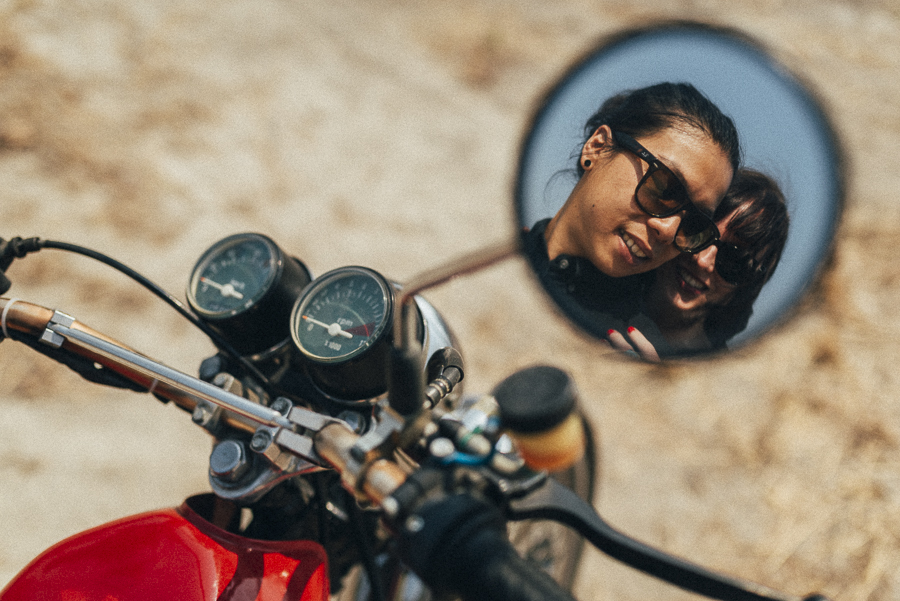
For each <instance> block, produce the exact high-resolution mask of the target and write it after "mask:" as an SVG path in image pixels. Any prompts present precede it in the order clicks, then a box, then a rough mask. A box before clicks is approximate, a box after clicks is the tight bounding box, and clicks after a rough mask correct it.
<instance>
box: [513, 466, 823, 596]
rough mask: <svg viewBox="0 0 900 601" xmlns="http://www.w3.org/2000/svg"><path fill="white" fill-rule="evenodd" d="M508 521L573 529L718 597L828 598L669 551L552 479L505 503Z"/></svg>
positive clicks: (645, 567) (638, 564)
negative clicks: (728, 572) (615, 523)
mask: <svg viewBox="0 0 900 601" xmlns="http://www.w3.org/2000/svg"><path fill="white" fill-rule="evenodd" d="M507 517H508V518H509V519H510V520H513V521H518V520H525V519H547V520H553V521H556V522H560V523H562V524H565V525H566V526H569V527H570V528H573V529H575V530H577V531H578V532H579V533H580V534H582V535H583V536H584V537H585V539H587V540H588V541H589V542H590V543H591V544H592V545H594V546H595V547H596V548H597V549H599V550H600V551H602V552H603V553H605V554H606V555H608V556H610V557H612V558H613V559H616V560H618V561H621V562H622V563H624V564H627V565H629V566H631V567H633V568H635V569H638V570H640V571H642V572H644V573H646V574H649V575H650V576H654V577H656V578H659V579H660V580H664V581H666V582H668V583H670V584H673V585H675V586H677V587H680V588H682V589H685V590H687V591H691V592H694V593H699V594H701V595H704V596H706V597H710V598H712V599H720V600H722V601H827V599H826V598H825V597H823V596H821V595H817V594H814V595H809V596H807V597H798V596H795V595H787V594H784V593H781V592H778V591H776V590H774V589H770V588H768V587H765V586H762V585H760V584H756V583H754V582H749V581H746V580H740V579H737V578H733V577H730V576H725V575H723V574H717V573H715V572H712V571H710V570H707V569H706V568H703V567H701V566H698V565H696V564H693V563H691V562H689V561H686V560H684V559H681V558H679V557H675V556H673V555H669V554H667V553H665V552H663V551H660V550H658V549H655V548H653V547H651V546H649V545H646V544H644V543H642V542H640V541H637V540H635V539H633V538H631V537H629V536H628V535H626V534H623V533H622V532H619V531H618V530H616V529H615V528H613V527H612V526H610V525H609V524H607V523H606V522H605V521H604V520H603V518H601V517H600V516H599V515H598V514H597V512H596V511H595V510H594V508H593V507H591V505H589V504H588V503H586V502H585V501H584V500H582V499H581V498H580V497H578V495H576V494H575V493H574V492H572V491H571V490H569V489H568V488H566V487H565V486H563V485H561V484H560V483H559V482H557V481H555V480H554V479H552V478H547V479H546V480H545V481H544V482H543V483H542V484H541V485H540V486H538V487H536V488H535V489H534V490H533V491H532V492H531V493H529V494H528V495H525V496H522V497H519V498H515V499H512V500H511V501H510V502H509V504H508V515H507Z"/></svg>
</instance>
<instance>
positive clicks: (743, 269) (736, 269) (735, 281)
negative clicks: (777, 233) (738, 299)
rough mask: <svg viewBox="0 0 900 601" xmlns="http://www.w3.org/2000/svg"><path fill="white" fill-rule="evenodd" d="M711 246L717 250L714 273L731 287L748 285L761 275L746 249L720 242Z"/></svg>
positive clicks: (755, 262)
mask: <svg viewBox="0 0 900 601" xmlns="http://www.w3.org/2000/svg"><path fill="white" fill-rule="evenodd" d="M713 244H714V245H715V246H716V247H717V248H718V250H717V251H716V264H715V269H716V273H718V274H719V276H720V277H721V278H722V279H723V280H725V281H726V282H728V283H729V284H731V285H732V286H741V285H743V284H749V283H750V282H752V281H753V280H755V279H756V278H758V277H759V276H760V275H761V270H760V265H759V264H758V263H757V261H756V259H755V258H754V257H753V255H751V254H750V253H749V252H747V250H746V249H744V248H741V247H739V246H735V245H734V244H731V243H730V242H723V241H721V240H716V241H715V242H714V243H713Z"/></svg>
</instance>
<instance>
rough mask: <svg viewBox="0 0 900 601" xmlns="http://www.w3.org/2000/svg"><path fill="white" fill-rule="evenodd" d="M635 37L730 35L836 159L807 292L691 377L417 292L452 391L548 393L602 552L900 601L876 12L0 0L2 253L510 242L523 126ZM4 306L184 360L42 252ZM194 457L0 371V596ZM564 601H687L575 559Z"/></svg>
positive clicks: (522, 314) (519, 300)
mask: <svg viewBox="0 0 900 601" xmlns="http://www.w3.org/2000/svg"><path fill="white" fill-rule="evenodd" d="M662 18H693V19H702V20H706V21H709V22H711V23H716V24H723V25H729V26H733V27H737V28H740V29H743V30H744V31H746V32H747V33H749V34H750V35H752V36H754V37H757V38H758V39H760V40H761V41H762V42H764V43H765V44H767V45H769V46H770V47H771V48H772V49H773V50H774V51H775V53H776V54H777V55H778V56H779V57H780V58H781V59H782V60H784V61H785V62H787V63H788V64H789V65H790V66H791V67H792V68H793V69H794V70H796V71H798V72H800V73H802V74H803V75H804V76H805V78H806V79H807V80H808V81H809V82H811V83H812V85H813V86H814V87H815V88H817V89H818V90H819V91H820V92H821V94H822V97H823V100H824V102H825V104H826V106H827V107H828V108H829V110H830V112H831V115H832V118H833V120H834V123H835V125H836V127H837V129H838V131H839V133H840V135H841V136H842V140H843V144H844V149H845V151H846V154H847V156H848V158H849V166H850V172H849V173H850V180H849V185H848V195H847V205H846V211H845V220H844V224H843V226H842V228H841V232H840V238H839V241H838V243H837V246H836V251H835V256H834V261H833V267H832V269H831V271H830V272H829V274H828V276H827V278H825V280H824V282H823V284H822V286H820V288H819V290H818V291H817V293H816V294H814V295H813V296H812V297H811V298H809V299H808V300H807V302H806V303H805V306H804V307H803V308H802V309H801V310H800V311H799V312H798V314H797V315H796V317H795V318H794V319H793V320H792V321H791V322H789V323H787V324H785V325H784V326H783V327H781V328H779V329H778V330H777V331H775V332H773V333H772V334H771V335H769V336H767V337H766V338H765V339H763V340H762V341H761V342H759V343H758V344H755V345H753V346H751V347H749V348H746V349H743V350H741V351H740V352H738V353H736V354H732V355H731V356H728V357H724V358H720V359H717V360H714V361H706V362H700V363H686V364H677V365H669V366H663V367H654V366H647V365H640V364H635V363H630V362H627V361H623V360H619V359H616V358H612V357H609V356H606V355H604V353H603V350H602V349H601V348H600V347H599V346H598V345H596V344H595V343H593V342H591V341H588V340H586V339H584V338H582V337H580V336H579V335H578V334H577V333H576V332H574V331H573V330H572V329H570V328H569V326H568V325H567V324H566V323H565V322H564V321H563V320H562V319H561V318H559V317H558V316H557V315H556V314H555V313H554V312H553V311H552V310H551V308H550V306H549V304H548V303H547V301H545V299H544V297H543V296H542V294H541V292H540V291H539V290H538V288H537V287H536V286H535V285H534V284H533V283H532V281H531V280H530V279H529V277H528V276H527V273H526V271H525V268H524V265H523V263H521V262H520V261H518V260H517V261H513V262H510V263H508V264H506V265H504V266H501V267H497V268H494V269H492V270H491V271H488V272H485V273H483V274H481V275H478V276H474V277H471V278H468V279H466V280H461V281H458V282H455V283H452V284H450V285H448V286H446V287H445V288H443V289H441V290H438V291H436V292H434V293H433V294H431V295H429V298H430V299H431V300H432V301H433V302H434V303H435V304H436V305H437V306H438V307H439V308H440V309H441V310H442V311H443V312H444V314H445V316H446V317H447V319H448V320H449V322H450V323H451V324H452V325H453V327H454V328H455V330H456V332H457V334H458V335H459V337H460V339H461V340H462V341H463V345H464V351H465V352H466V355H467V359H468V365H469V371H468V372H467V387H468V389H469V390H485V389H489V388H490V387H491V386H492V384H493V383H495V382H497V381H499V380H500V379H501V378H502V377H503V376H505V375H506V374H508V373H510V372H511V371H512V370H514V369H516V368H518V367H523V366H525V365H528V364H531V363H534V362H537V361H550V362H552V363H554V364H557V365H562V366H565V367H567V368H569V369H570V371H572V373H573V374H574V376H575V378H576V380H577V382H578V384H579V386H580V389H581V392H582V396H583V398H584V399H585V401H586V404H587V406H588V411H589V415H590V419H591V421H592V422H593V424H594V425H595V427H596V428H597V430H598V431H599V432H600V435H601V438H602V452H603V455H602V471H603V481H602V486H601V487H600V489H599V491H598V496H597V506H598V508H599V509H600V511H601V513H602V514H603V515H604V516H605V517H606V518H607V519H608V520H609V521H610V522H611V523H613V524H614V525H617V526H619V527H621V528H622V529H624V530H625V531H627V532H629V533H631V534H633V535H635V536H638V537H640V538H642V539H644V540H646V541H648V542H650V543H653V544H655V545H658V546H661V547H663V548H665V549H667V550H670V551H673V552H675V553H678V554H680V555H683V556H686V557H689V558H691V559H693V560H695V561H697V562H699V563H702V564H704V565H708V566H710V567H713V568H716V569H720V570H725V571H727V572H731V573H733V574H736V575H740V576H743V577H747V578H750V579H754V580H757V581H760V582H763V583H765V584H768V585H771V586H773V587H776V588H780V589H785V590H788V591H791V592H795V593H806V592H809V591H813V590H817V591H821V592H824V593H827V594H828V595H830V596H833V597H834V598H836V599H841V600H863V599H879V600H893V599H898V598H900V559H898V558H900V553H898V550H900V420H898V417H900V416H898V414H900V403H898V402H897V398H896V397H897V392H896V390H897V388H898V385H900V369H898V368H897V363H898V358H900V343H898V342H896V341H895V340H894V336H895V335H897V333H900V321H898V320H897V319H896V317H895V315H896V307H897V304H898V301H900V268H898V267H897V265H898V263H897V261H896V260H894V259H892V258H891V255H893V254H894V253H895V252H896V249H895V248H894V246H893V244H894V242H898V241H900V228H898V224H900V219H898V218H900V203H898V202H897V199H896V198H895V196H896V190H898V189H900V159H898V157H897V153H896V152H894V151H895V149H896V148H897V140H898V136H900V107H898V103H897V98H898V96H900V78H898V73H900V8H898V7H897V4H896V3H894V2H889V1H888V0H884V1H878V0H871V1H855V2H849V1H847V2H828V1H825V2H821V1H817V2H812V1H807V0H796V1H794V2H781V1H778V0H749V1H748V2H744V3H741V4H740V5H739V6H738V7H735V3H726V2H721V1H715V0H707V1H678V0H676V1H667V2H662V1H658V0H654V1H651V2H641V3H618V2H603V1H595V2H587V1H583V2H581V1H578V0H570V1H567V2H554V3H548V2H538V1H534V0H531V1H525V2H521V1H518V2H513V1H498V2H490V3H478V2H474V1H466V0H450V1H445V2H423V3H414V2H404V1H399V0H398V1H394V2H391V1H388V0H371V1H369V2H365V3H354V2H349V1H342V0H336V1H333V2H328V3H321V2H300V1H294V2H291V1H288V0H257V1H255V2H248V1H246V0H244V1H239V0H217V1H215V2H212V1H209V0H194V1H193V2H187V3H186V2H181V1H175V0H151V1H147V2H132V1H125V0H118V1H117V0H107V1H99V0H78V1H75V0H55V1H54V0H43V1H41V0H19V1H6V2H2V3H0V181H2V182H3V185H2V186H0V236H3V237H10V236H13V235H21V236H41V237H43V238H49V239H58V240H65V241H72V242H77V243H81V244H85V245H88V246H92V247H94V248H97V249H99V250H103V251H107V252H110V253H112V254H114V255H115V256H117V257H118V258H119V259H121V260H123V261H125V262H126V263H128V264H130V265H132V266H133V267H135V268H137V269H138V270H140V271H142V272H143V273H145V274H146V275H148V276H150V277H151V278H153V279H154V280H156V281H158V282H159V283H160V284H162V285H163V286H164V287H165V288H167V289H169V290H172V291H175V292H180V291H181V290H183V288H184V285H185V282H186V279H187V275H188V273H189V270H190V268H191V266H192V265H193V263H194V261H195V260H196V258H197V257H198V256H199V254H200V253H201V252H202V250H203V249H205V248H206V247H207V246H209V245H210V244H211V243H212V242H214V241H215V240H217V239H219V238H221V237H223V236H225V235H227V234H230V233H234V232H238V231H260V232H264V233H267V234H269V235H270V236H272V237H273V238H275V239H276V240H277V241H279V242H280V243H281V245H282V246H284V247H285V248H287V249H288V250H289V251H291V252H292V253H294V254H295V255H296V256H298V257H300V258H302V259H303V260H304V261H305V262H306V263H307V264H308V265H309V266H310V267H311V268H312V269H313V271H314V272H315V273H323V272H324V271H327V270H329V269H332V268H334V267H338V266H341V265H347V264H364V265H367V266H369V267H372V268H375V269H377V270H380V271H382V272H384V273H386V274H387V275H389V276H391V277H393V278H395V279H398V280H403V279H406V278H408V277H410V276H412V275H414V274H415V273H416V272H417V271H419V270H422V269H424V268H427V267H430V266H433V265H434V264H435V263H437V262H438V261H440V260H442V259H444V258H447V257H450V256H453V255H456V254H459V253H461V252H463V251H467V250H471V249H475V248H477V247H480V246H482V245H484V244H486V243H489V242H495V241H498V240H501V239H503V238H504V237H506V236H507V235H509V234H510V233H511V232H512V231H513V225H512V219H511V187H512V179H513V174H514V165H515V157H516V152H517V148H518V145H519V142H520V139H521V136H522V133H523V130H524V127H525V125H526V123H527V121H528V119H529V116H530V114H531V112H532V110H533V109H534V103H535V101H536V99H537V98H538V97H539V96H540V94H541V93H542V92H543V91H544V90H545V88H546V87H547V86H548V85H549V84H550V83H551V82H552V81H553V80H554V79H555V78H556V77H557V75H558V74H559V73H560V72H561V71H562V70H563V69H564V68H565V67H566V66H567V65H568V64H569V62H570V61H572V60H573V59H574V58H576V57H577V56H579V55H580V54H581V53H583V52H584V51H586V50H587V48H588V47H589V46H590V45H591V44H592V43H593V42H594V41H595V40H597V39H598V38H599V37H600V36H602V35H605V34H609V33H611V32H613V31H615V30H617V29H619V28H622V27H633V26H636V25H640V24H643V23H648V22H650V21H652V20H656V19H662ZM10 276H11V277H12V278H13V280H14V282H15V286H14V288H13V289H12V291H11V294H12V295H14V296H18V297H22V298H25V299H28V300H31V301H33V302H38V303H41V304H44V305H47V306H51V307H57V308H60V309H63V310H65V311H67V312H69V313H71V314H73V315H75V316H76V317H78V318H79V319H81V320H82V321H85V322H87V323H88V324H90V325H92V326H94V327H96V328H98V329H102V330H104V331H105V332H107V333H109V334H111V335H113V336H116V337H117V338H119V339H121V340H123V341H125V342H127V343H129V344H131V345H132V346H135V347H137V348H140V349H142V350H143V351H145V352H147V353H148V354H151V355H154V356H156V357H158V358H160V359H163V360H164V361H165V362H167V363H169V364H171V365H173V366H176V367H180V368H182V369H184V370H187V371H194V370H195V369H196V366H197V363H198V361H199V359H200V358H202V357H203V356H205V355H206V354H208V353H209V352H210V349H211V346H210V345H209V344H208V343H206V342H205V341H204V340H203V338H202V336H200V335H199V334H197V333H195V332H194V331H193V330H191V329H190V328H189V327H188V326H187V325H186V324H185V323H184V322H183V321H182V320H181V319H180V318H179V317H177V316H176V315H174V313H173V312H172V311H170V310H168V309H167V308H165V307H163V306H162V305H161V303H159V302H158V301H156V300H154V299H152V298H151V297H149V295H147V294H145V293H143V292H142V291H141V290H139V289H138V288H137V287H136V286H135V285H133V284H131V283H129V282H128V281H126V280H124V279H123V278H122V277H119V276H117V275H115V274H113V273H111V272H109V270H107V269H104V268H102V267H97V266H95V265H92V264H91V263H90V262H89V261H87V260H84V259H81V258H77V257H71V256H67V255H64V254H62V253H59V252H55V251H45V252H43V253H41V254H40V255H37V256H34V257H31V258H28V259H27V260H25V261H22V262H19V263H17V264H16V266H15V267H14V268H13V269H12V270H11V272H10ZM208 451H209V441H208V439H207V437H206V435H205V434H204V433H203V432H202V431H200V430H199V429H197V428H195V427H193V425H192V424H191V423H190V421H189V420H188V419H187V417H186V416H185V415H184V414H182V413H181V412H179V411H178V410H177V409H175V408H172V407H165V406H162V405H161V404H159V403H156V402H155V401H153V400H151V399H149V398H147V397H145V396H140V395H133V394H127V393H118V392H115V391H107V390H104V389H101V388H99V387H97V386H92V385H90V384H87V383H83V382H82V381H80V380H79V379H78V378H77V377H76V376H74V375H71V374H70V373H68V372H67V371H66V370H64V369H63V368H60V367H58V366H56V365H55V364H53V363H51V362H49V361H47V360H43V359H42V358H41V357H38V356H36V355H35V353H33V352H31V351H29V350H27V349H25V348H24V347H21V346H17V345H15V344H13V343H11V342H5V343H3V344H2V345H0V541H2V544H0V582H6V581H7V580H8V579H9V578H11V577H12V576H13V575H14V573H15V572H16V571H18V570H19V569H21V567H23V566H24V565H25V564H26V563H27V562H28V561H29V559H30V558H32V557H33V556H35V555H36V554H37V553H38V552H39V551H40V550H41V549H43V548H45V547H46V546H48V545H50V544H52V543H53V542H55V541H57V540H59V539H60V538H62V537H64V536H67V535H69V534H72V533H74V532H77V531H79V530H82V529H84V528H87V527H90V526H93V525H97V524H99V523H102V522H104V521H107V520H110V519H113V518H116V517H121V516H124V515H128V514H131V513H135V512H138V511H142V510H149V509H154V508H158V507H164V506H171V505H174V504H176V503H178V502H179V501H180V500H181V499H182V498H183V497H184V496H186V495H187V494H190V493H192V492H196V491H201V490H206V489H207V488H208V485H207V483H206V476H205V472H206V460H207V454H208ZM577 594H578V596H579V598H581V599H592V600H601V599H610V600H612V599H616V600H623V601H624V600H630V599H643V598H647V597H650V598H663V597H664V598H671V599H681V598H690V596H688V595H685V594H683V593H681V592H679V591H677V590H676V589H673V588H671V587H668V586H666V585H662V584H659V583H657V582H655V581H653V580H651V579H649V578H647V577H644V576H641V575H638V574H636V573H635V572H633V571H631V570H629V569H625V568H622V567H619V566H618V564H615V563H613V562H611V561H609V560H607V559H605V558H603V557H602V556H600V555H599V554H596V553H591V554H589V556H588V557H587V558H586V561H585V563H584V565H583V569H582V572H581V576H580V579H579V585H578V589H577Z"/></svg>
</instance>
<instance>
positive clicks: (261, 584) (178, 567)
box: [0, 495, 329, 601]
mask: <svg viewBox="0 0 900 601" xmlns="http://www.w3.org/2000/svg"><path fill="white" fill-rule="evenodd" d="M211 504H212V495H200V496H197V497H191V498H190V499H188V500H187V501H185V502H184V503H183V504H182V505H181V506H180V507H178V508H177V509H168V510H163V511H154V512H150V513H144V514H140V515H137V516H133V517H128V518H124V519H121V520H117V521H115V522H111V523H109V524H105V525H103V526H99V527H97V528H93V529H91V530H87V531H85V532H82V533H81V534H76V535H75V536H72V537H70V538H68V539H66V540H64V541H62V542H60V543H57V544H56V545H54V546H53V547H51V548H50V549H48V550H47V551H45V552H44V553H42V554H41V555H39V556H38V557H37V559H35V560H34V561H32V562H31V563H30V564H29V565H28V566H27V567H25V569H24V570H22V572H21V573H19V575H18V576H16V578H15V579H13V581H12V582H10V583H9V584H8V585H7V587H6V588H5V589H3V591H2V592H0V599H2V601H35V600H37V599H40V600H47V601H50V600H52V601H173V600H176V599H177V600H178V601H327V600H328V594H329V583H328V566H327V558H326V555H325V549H323V548H322V546H321V545H319V544H318V543H316V542H313V541H305V540H300V541H262V540H254V539H248V538H243V537H241V536H239V535H236V534H232V533H230V532H227V531H225V530H222V529H221V528H218V527H216V526H214V525H213V524H211V523H210V522H208V521H207V520H206V519H204V518H203V517H201V513H204V514H206V511H205V508H208V507H210V506H211Z"/></svg>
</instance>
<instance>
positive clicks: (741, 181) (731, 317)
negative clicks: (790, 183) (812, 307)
mask: <svg viewBox="0 0 900 601" xmlns="http://www.w3.org/2000/svg"><path fill="white" fill-rule="evenodd" d="M732 213H734V217H732V219H731V221H730V222H729V223H728V233H729V237H730V238H732V239H733V240H734V241H735V242H736V243H737V244H738V245H739V246H741V247H745V248H748V249H753V253H754V259H755V260H756V266H757V267H756V273H755V276H754V277H753V279H752V280H751V281H749V282H748V283H746V284H742V285H740V286H738V287H737V289H736V290H735V293H734V294H733V295H732V297H731V298H732V300H731V301H730V302H729V303H727V304H725V305H719V306H715V307H712V308H711V309H710V311H709V313H708V314H707V316H706V322H705V323H704V329H705V330H706V335H707V337H709V339H710V341H711V342H712V343H713V348H719V347H721V346H723V345H724V343H725V341H726V340H728V339H729V338H731V337H732V336H734V335H735V334H737V333H738V332H740V331H742V330H743V329H744V328H746V327H747V321H748V320H749V319H750V316H751V315H752V314H753V303H754V301H756V297H757V296H759V293H760V291H761V290H762V287H763V285H764V284H765V283H766V282H768V281H769V278H771V277H772V274H773V273H774V272H775V268H776V267H777V266H778V261H779V259H781V253H782V251H783V250H784V245H785V243H786V242H787V235H788V225H789V220H788V212H787V206H786V204H785V201H784V195H783V194H782V193H781V189H780V188H779V187H778V184H777V183H775V181H774V180H772V179H771V178H770V177H769V176H767V175H765V174H763V173H760V172H759V171H754V170H753V169H740V170H738V171H737V172H736V173H735V176H734V179H733V180H732V182H731V187H730V188H729V189H728V193H727V194H725V198H724V199H723V200H722V202H721V203H720V204H719V206H718V208H717V209H716V212H715V214H714V216H713V219H714V220H715V221H720V220H721V219H724V218H726V217H728V216H729V215H731V214H732Z"/></svg>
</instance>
